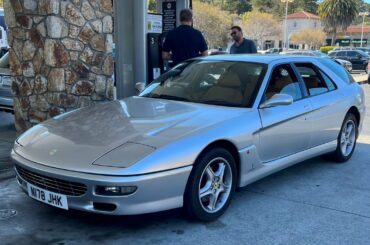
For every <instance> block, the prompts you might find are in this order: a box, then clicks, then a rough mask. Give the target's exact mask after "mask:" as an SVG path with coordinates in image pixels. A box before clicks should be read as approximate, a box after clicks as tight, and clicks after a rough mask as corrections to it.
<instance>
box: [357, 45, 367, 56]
mask: <svg viewBox="0 0 370 245" xmlns="http://www.w3.org/2000/svg"><path fill="white" fill-rule="evenodd" d="M356 50H361V51H363V52H365V53H366V54H368V55H370V48H367V47H358V48H356Z"/></svg>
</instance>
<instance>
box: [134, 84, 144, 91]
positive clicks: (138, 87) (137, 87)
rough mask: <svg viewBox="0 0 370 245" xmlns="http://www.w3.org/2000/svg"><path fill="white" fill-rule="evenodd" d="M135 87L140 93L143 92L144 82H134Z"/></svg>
mask: <svg viewBox="0 0 370 245" xmlns="http://www.w3.org/2000/svg"><path fill="white" fill-rule="evenodd" d="M135 89H136V90H137V91H138V92H139V93H141V92H143V90H144V89H145V83H142V82H138V83H136V84H135Z"/></svg>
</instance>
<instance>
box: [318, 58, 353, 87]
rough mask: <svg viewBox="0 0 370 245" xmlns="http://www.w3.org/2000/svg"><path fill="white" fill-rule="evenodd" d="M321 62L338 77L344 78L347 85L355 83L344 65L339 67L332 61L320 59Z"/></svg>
mask: <svg viewBox="0 0 370 245" xmlns="http://www.w3.org/2000/svg"><path fill="white" fill-rule="evenodd" d="M319 61H320V62H321V63H322V64H324V65H325V66H326V67H328V68H329V69H330V70H332V71H333V72H334V73H335V74H336V75H337V76H339V77H340V78H342V79H343V81H345V82H346V83H348V84H350V83H354V82H355V80H354V79H353V77H352V76H351V74H349V73H348V71H347V70H346V69H344V67H343V66H342V65H339V64H338V63H336V62H334V61H333V60H330V59H319Z"/></svg>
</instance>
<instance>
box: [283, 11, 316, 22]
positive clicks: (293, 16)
mask: <svg viewBox="0 0 370 245" xmlns="http://www.w3.org/2000/svg"><path fill="white" fill-rule="evenodd" d="M287 18H288V19H314V20H320V17H319V16H318V15H315V14H311V13H308V12H306V11H300V12H296V13H293V14H290V15H288V17H287Z"/></svg>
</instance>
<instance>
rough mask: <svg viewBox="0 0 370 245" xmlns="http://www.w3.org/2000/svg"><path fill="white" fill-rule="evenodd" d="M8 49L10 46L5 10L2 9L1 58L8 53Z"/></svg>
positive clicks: (0, 19)
mask: <svg viewBox="0 0 370 245" xmlns="http://www.w3.org/2000/svg"><path fill="white" fill-rule="evenodd" d="M8 49H9V46H8V38H7V33H6V25H5V18H4V9H3V8H0V57H2V56H3V55H4V54H5V53H6V52H7V51H8Z"/></svg>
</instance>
